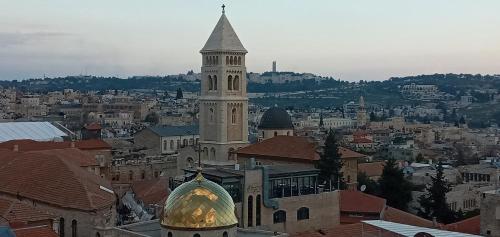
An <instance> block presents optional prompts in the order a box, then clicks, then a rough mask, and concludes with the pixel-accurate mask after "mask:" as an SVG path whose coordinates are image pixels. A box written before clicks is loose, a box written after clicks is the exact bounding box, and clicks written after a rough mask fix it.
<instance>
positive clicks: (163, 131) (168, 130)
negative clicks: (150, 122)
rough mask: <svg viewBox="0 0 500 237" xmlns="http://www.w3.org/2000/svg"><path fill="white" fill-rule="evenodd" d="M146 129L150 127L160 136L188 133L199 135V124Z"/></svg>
mask: <svg viewBox="0 0 500 237" xmlns="http://www.w3.org/2000/svg"><path fill="white" fill-rule="evenodd" d="M146 129H150V130H151V131H152V132H154V133H155V134H157V135H158V136H160V137H172V136H187V135H198V134H199V127H198V125H188V126H154V127H149V128H146Z"/></svg>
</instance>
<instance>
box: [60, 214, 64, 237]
mask: <svg viewBox="0 0 500 237" xmlns="http://www.w3.org/2000/svg"><path fill="white" fill-rule="evenodd" d="M59 236H60V237H64V218H62V217H61V218H60V219H59Z"/></svg>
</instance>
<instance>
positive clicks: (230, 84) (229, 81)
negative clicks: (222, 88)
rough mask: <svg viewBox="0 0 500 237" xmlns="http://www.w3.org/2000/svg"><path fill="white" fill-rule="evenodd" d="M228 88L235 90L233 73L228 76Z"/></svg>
mask: <svg viewBox="0 0 500 237" xmlns="http://www.w3.org/2000/svg"><path fill="white" fill-rule="evenodd" d="M227 89H228V90H233V76H231V75H229V76H228V77H227Z"/></svg>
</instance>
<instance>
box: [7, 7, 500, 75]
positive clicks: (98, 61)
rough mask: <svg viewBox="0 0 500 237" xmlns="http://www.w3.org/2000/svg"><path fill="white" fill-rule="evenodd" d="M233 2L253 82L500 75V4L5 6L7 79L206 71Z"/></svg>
mask: <svg viewBox="0 0 500 237" xmlns="http://www.w3.org/2000/svg"><path fill="white" fill-rule="evenodd" d="M223 3H224V4H226V6H227V7H226V15H227V17H228V19H229V20H230V22H231V24H232V25H233V27H234V28H235V30H236V33H237V34H238V36H239V38H240V40H241V41H242V43H243V45H244V46H245V47H246V48H247V50H248V51H249V53H248V55H247V61H246V62H247V70H248V71H249V72H263V71H268V70H270V68H271V62H272V61H273V60H277V63H278V70H280V71H295V72H312V73H316V74H320V75H324V76H333V77H335V78H341V79H344V80H349V81H357V80H384V79H387V78H389V77H391V76H404V75H417V74H430V73H446V72H452V73H474V74H475V73H482V74H499V73H500V13H499V9H500V1H498V0H408V1H403V0H377V1H375V0H356V1H338V0H316V1H306V0H301V1H299V0H293V1H292V0H273V1H266V0H252V1H235V0H232V1H229V0H228V1H212V0H197V1H180V0H179V1H170V0H147V1H139V0H85V1H83V0H80V1H68V0H15V1H14V0H0V80H11V79H25V78H31V77H36V78H38V77H42V76H43V75H46V76H49V77H53V76H66V75H79V74H85V73H86V74H91V75H102V76H120V77H128V76H133V75H166V74H178V73H185V72H186V71H188V70H190V69H193V70H194V71H195V72H199V71H200V63H201V56H200V54H199V50H200V49H201V48H202V47H203V45H204V43H205V41H206V40H207V38H208V36H209V35H210V33H211V31H212V29H213V27H214V26H215V24H216V22H217V20H218V18H219V17H220V14H221V8H220V5H222V4H223Z"/></svg>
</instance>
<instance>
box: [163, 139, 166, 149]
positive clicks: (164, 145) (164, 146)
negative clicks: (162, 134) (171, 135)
mask: <svg viewBox="0 0 500 237" xmlns="http://www.w3.org/2000/svg"><path fill="white" fill-rule="evenodd" d="M166 150H167V140H163V151H166Z"/></svg>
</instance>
